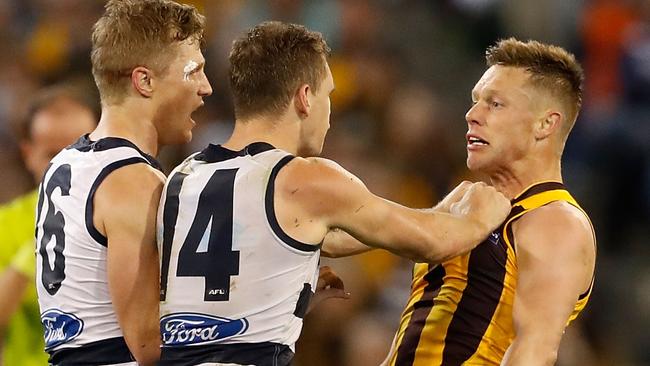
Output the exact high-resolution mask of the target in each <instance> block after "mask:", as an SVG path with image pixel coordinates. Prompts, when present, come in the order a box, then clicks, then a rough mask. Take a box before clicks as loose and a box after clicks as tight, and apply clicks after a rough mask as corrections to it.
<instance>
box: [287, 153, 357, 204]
mask: <svg viewBox="0 0 650 366" xmlns="http://www.w3.org/2000/svg"><path fill="white" fill-rule="evenodd" d="M361 190H362V191H365V190H366V188H365V186H364V185H363V183H362V182H361V180H359V178H357V177H356V176H354V175H353V174H352V173H350V172H348V171H347V170H345V169H344V168H343V167H342V166H341V165H339V164H338V163H336V162H334V161H332V160H329V159H324V158H300V157H296V158H294V159H292V161H291V162H289V163H288V164H287V165H286V166H285V167H284V168H283V169H282V170H281V171H280V172H279V174H278V176H277V179H276V185H275V193H276V194H279V195H280V196H281V197H283V198H286V199H291V200H292V201H294V202H301V203H302V204H303V205H306V206H310V207H311V206H318V207H316V208H317V209H318V210H326V211H327V210H329V209H328V207H329V208H332V209H334V208H335V207H336V206H337V205H338V206H340V205H345V204H346V203H347V202H348V201H350V200H351V199H352V198H353V196H355V195H357V196H358V195H359V193H360V191H361Z"/></svg>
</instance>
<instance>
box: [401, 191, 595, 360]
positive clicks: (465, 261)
mask: <svg viewBox="0 0 650 366" xmlns="http://www.w3.org/2000/svg"><path fill="white" fill-rule="evenodd" d="M554 201H566V202H568V203H570V204H571V205H573V206H575V207H577V208H578V209H580V210H581V211H583V210H582V208H580V206H579V205H578V203H577V202H576V201H575V199H573V197H572V196H571V195H570V194H569V192H567V190H566V189H565V187H564V186H563V185H562V184H561V183H558V182H540V183H537V184H535V185H533V186H531V187H529V188H528V189H526V190H525V191H524V192H523V193H522V194H520V195H519V196H517V197H516V198H515V199H514V200H513V201H512V211H511V212H510V215H509V216H508V218H507V219H506V221H504V223H503V225H502V226H501V227H500V228H498V229H497V230H496V231H494V232H493V233H492V234H491V235H490V236H489V237H488V238H487V239H486V240H485V241H484V242H483V243H481V244H479V245H478V246H477V247H476V248H474V250H472V251H471V252H470V253H468V254H466V255H463V256H460V257H456V258H454V259H451V260H449V261H447V262H444V263H442V264H441V265H429V264H422V263H418V264H416V265H415V267H414V269H413V283H412V285H411V297H410V298H409V301H408V303H407V305H406V309H405V310H404V313H403V314H402V318H401V321H400V326H399V330H398V332H397V334H396V336H395V340H394V344H393V347H392V348H393V349H392V351H391V355H390V356H389V360H388V361H389V362H388V365H390V366H439V365H442V366H454V365H499V364H500V363H501V359H502V358H503V355H504V353H505V352H506V349H507V348H508V347H509V346H510V344H511V343H512V340H513V337H514V328H513V321H512V305H513V302H514V295H515V286H516V283H517V258H516V253H515V242H514V237H513V234H512V225H513V223H514V222H515V221H517V220H518V219H520V218H521V217H522V216H523V215H525V214H526V213H527V212H529V211H531V210H534V209H536V208H538V207H541V206H544V205H546V204H548V203H550V202H554ZM583 212H584V211H583ZM585 215H586V213H585ZM590 293H591V286H590V288H589V290H588V291H587V292H586V293H585V294H583V295H582V296H580V297H579V299H578V301H577V302H576V305H575V308H574V311H573V313H572V314H571V317H570V319H569V322H571V321H572V320H573V319H575V318H576V316H577V315H578V313H580V311H581V310H582V309H583V308H584V307H585V305H586V303H587V301H588V300H589V295H590ZM569 322H567V325H568V323H569Z"/></svg>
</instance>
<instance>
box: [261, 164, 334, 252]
mask: <svg viewBox="0 0 650 366" xmlns="http://www.w3.org/2000/svg"><path fill="white" fill-rule="evenodd" d="M293 158H294V156H292V155H287V156H285V157H283V158H282V159H280V161H279V162H278V163H277V164H276V165H275V166H274V167H273V170H271V175H270V176H269V181H268V183H267V186H266V193H265V197H264V206H265V211H266V219H267V222H268V223H269V225H270V226H271V230H272V231H273V233H274V234H275V235H276V236H277V237H278V238H279V239H280V241H282V243H284V244H286V245H288V246H290V247H291V248H293V249H296V250H298V251H301V252H306V253H312V252H315V251H317V250H320V248H321V246H322V245H323V243H320V244H318V245H313V244H308V243H303V242H301V241H299V240H296V239H294V238H292V237H291V236H289V234H287V233H286V232H285V231H284V230H282V228H281V227H280V223H279V222H278V218H277V216H276V215H275V206H274V202H275V199H274V196H275V178H276V177H277V176H278V173H279V172H280V169H282V168H283V167H284V166H285V165H287V164H288V163H289V162H290V161H291V160H293Z"/></svg>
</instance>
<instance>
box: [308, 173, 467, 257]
mask: <svg viewBox="0 0 650 366" xmlns="http://www.w3.org/2000/svg"><path fill="white" fill-rule="evenodd" d="M470 186H471V183H470V182H467V181H465V182H462V183H461V184H459V185H458V186H457V187H456V188H455V189H454V190H453V191H451V193H449V194H448V195H447V196H446V197H445V198H444V199H443V200H442V201H440V203H438V204H437V205H436V206H435V207H433V208H430V209H422V210H421V211H423V212H429V213H430V212H434V211H435V212H442V213H449V211H450V208H451V205H452V204H454V203H456V202H458V201H460V199H461V198H462V197H463V195H464V194H465V192H466V191H467V189H468V188H469V187H470ZM372 249H374V248H372V247H369V246H367V245H365V244H364V243H362V242H360V241H359V240H357V239H355V238H354V237H353V236H352V235H350V234H348V233H346V232H345V231H343V230H340V229H337V228H334V229H332V230H330V231H328V232H327V235H325V239H324V240H323V246H322V248H321V255H323V256H324V257H329V258H340V257H347V256H352V255H356V254H361V253H365V252H368V251H370V250H372Z"/></svg>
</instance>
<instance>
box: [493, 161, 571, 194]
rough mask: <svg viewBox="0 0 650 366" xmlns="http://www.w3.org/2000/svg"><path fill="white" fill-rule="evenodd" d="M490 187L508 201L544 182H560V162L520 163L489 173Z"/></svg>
mask: <svg viewBox="0 0 650 366" xmlns="http://www.w3.org/2000/svg"><path fill="white" fill-rule="evenodd" d="M489 177H490V181H491V182H492V185H493V186H494V187H495V188H496V189H497V190H498V191H499V192H501V193H503V194H504V195H505V196H506V197H508V198H509V199H513V198H515V197H517V196H518V195H519V194H521V193H522V192H523V191H524V190H526V189H527V188H528V187H530V186H532V185H534V184H536V183H539V182H545V181H556V182H562V172H561V168H560V161H559V160H557V161H547V162H544V161H533V162H531V161H525V162H524V161H522V162H516V163H514V164H512V166H509V167H504V168H502V169H498V170H495V171H493V172H490V173H489Z"/></svg>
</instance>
